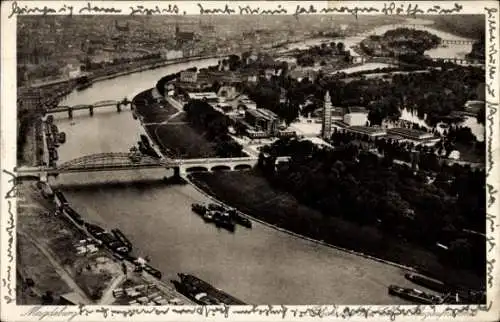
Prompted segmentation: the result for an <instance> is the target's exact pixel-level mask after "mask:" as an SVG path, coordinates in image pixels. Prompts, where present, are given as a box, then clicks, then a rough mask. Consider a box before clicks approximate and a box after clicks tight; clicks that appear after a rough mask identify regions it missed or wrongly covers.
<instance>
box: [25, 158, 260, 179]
mask: <svg viewBox="0 0 500 322" xmlns="http://www.w3.org/2000/svg"><path fill="white" fill-rule="evenodd" d="M257 160H258V158H257V157H238V158H203V159H164V158H153V157H150V156H144V155H143V156H141V157H140V159H139V158H138V159H136V160H134V159H133V158H132V157H131V154H130V153H128V152H123V153H121V152H120V153H98V154H91V155H86V156H82V157H80V158H76V159H73V160H70V161H67V162H65V163H62V164H60V165H58V166H53V167H50V166H37V167H20V168H16V172H17V175H18V176H39V177H41V178H42V177H47V176H57V175H59V174H64V173H79V172H98V171H120V170H139V169H161V168H163V169H171V168H173V169H174V173H175V175H176V176H182V175H185V174H187V173H190V172H200V171H218V170H226V171H236V170H244V169H250V168H252V167H253V166H254V165H255V164H256V163H257Z"/></svg>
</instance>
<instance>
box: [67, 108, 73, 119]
mask: <svg viewBox="0 0 500 322" xmlns="http://www.w3.org/2000/svg"><path fill="white" fill-rule="evenodd" d="M68 117H69V119H72V118H73V109H72V108H71V107H68Z"/></svg>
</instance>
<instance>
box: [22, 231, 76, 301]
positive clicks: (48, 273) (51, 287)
mask: <svg viewBox="0 0 500 322" xmlns="http://www.w3.org/2000/svg"><path fill="white" fill-rule="evenodd" d="M17 250H18V251H17V264H18V265H17V271H18V283H19V282H20V285H19V287H20V288H19V291H20V292H19V293H18V294H17V295H18V298H17V304H21V305H22V304H40V303H41V295H43V294H45V292H47V291H51V292H53V294H54V295H55V296H56V297H57V296H59V295H62V294H64V293H67V292H69V291H71V288H70V287H69V286H68V285H67V284H66V283H65V282H64V281H63V280H62V279H61V277H60V275H59V274H58V273H57V272H56V270H55V269H54V267H53V266H52V264H51V262H50V261H49V260H48V259H47V257H45V256H44V255H43V254H42V253H41V252H40V251H39V250H38V248H37V247H36V245H34V244H33V243H32V242H31V241H30V240H28V239H26V238H25V237H24V236H23V235H20V234H18V235H17ZM32 263H36V265H31V264H32ZM27 279H32V280H33V282H34V286H33V287H32V288H28V287H27V284H26V280H27Z"/></svg>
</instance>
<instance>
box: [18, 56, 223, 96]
mask: <svg viewBox="0 0 500 322" xmlns="http://www.w3.org/2000/svg"><path fill="white" fill-rule="evenodd" d="M225 56H227V55H222V54H218V55H209V56H195V57H185V58H177V59H171V60H163V61H159V62H155V63H146V64H144V65H140V66H138V67H133V68H131V69H129V70H125V71H119V72H114V73H109V74H107V75H102V76H96V77H93V76H92V73H90V75H88V77H89V79H90V84H94V83H97V82H100V81H103V80H108V79H113V78H116V77H120V76H125V75H130V74H133V73H139V72H143V71H146V70H151V69H156V68H160V67H165V66H170V65H174V64H180V63H187V62H192V61H198V60H204V59H210V58H219V57H225ZM119 67H125V68H126V67H127V65H125V66H116V68H119ZM72 82H74V79H72V78H67V77H63V78H60V79H54V80H51V81H46V82H39V83H34V84H32V85H27V86H21V87H19V88H18V90H19V91H25V90H27V89H38V88H43V87H48V86H54V85H61V84H65V83H68V84H69V83H72ZM75 86H76V84H75Z"/></svg>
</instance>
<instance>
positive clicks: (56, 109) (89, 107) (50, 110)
mask: <svg viewBox="0 0 500 322" xmlns="http://www.w3.org/2000/svg"><path fill="white" fill-rule="evenodd" d="M129 105H130V106H132V102H131V101H129V100H128V99H127V98H124V99H123V100H121V101H113V100H107V101H99V102H95V103H94V104H80V105H74V106H66V105H62V106H57V107H54V108H48V109H46V110H45V112H46V113H47V114H54V113H68V117H69V118H70V119H72V118H73V111H78V110H88V111H89V114H90V116H93V115H94V110H95V109H96V108H103V107H110V106H114V107H116V111H117V112H121V110H122V108H123V107H127V106H129Z"/></svg>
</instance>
